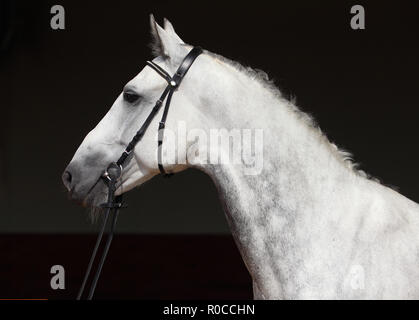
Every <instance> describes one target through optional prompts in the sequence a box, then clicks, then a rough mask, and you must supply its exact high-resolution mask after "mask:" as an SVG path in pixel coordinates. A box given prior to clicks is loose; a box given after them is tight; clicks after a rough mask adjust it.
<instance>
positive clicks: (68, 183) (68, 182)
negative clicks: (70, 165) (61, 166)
mask: <svg viewBox="0 0 419 320" xmlns="http://www.w3.org/2000/svg"><path fill="white" fill-rule="evenodd" d="M62 178H63V183H64V185H65V187H66V188H67V190H68V191H70V190H71V180H72V178H73V177H72V175H71V173H70V172H69V171H67V170H66V171H64V173H63V176H62Z"/></svg>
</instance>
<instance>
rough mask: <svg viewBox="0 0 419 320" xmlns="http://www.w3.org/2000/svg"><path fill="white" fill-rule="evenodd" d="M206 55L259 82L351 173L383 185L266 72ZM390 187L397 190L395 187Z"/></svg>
mask: <svg viewBox="0 0 419 320" xmlns="http://www.w3.org/2000/svg"><path fill="white" fill-rule="evenodd" d="M205 53H206V54H208V55H209V56H211V57H213V58H215V59H217V60H220V61H222V62H224V63H226V64H227V65H229V66H231V67H233V68H234V69H236V70H237V71H238V72H240V73H242V74H245V75H246V76H247V77H249V78H250V79H251V80H254V81H256V82H258V83H259V84H260V85H261V86H262V87H263V88H265V89H266V90H268V91H269V92H270V93H271V94H273V96H274V97H276V98H277V99H278V100H280V101H281V102H282V103H283V104H284V105H285V106H286V107H287V108H288V110H289V111H290V112H291V113H293V114H294V115H295V116H296V117H297V118H298V119H299V120H300V121H302V122H304V123H305V124H306V125H307V126H308V127H310V128H312V129H313V131H314V132H316V133H317V134H318V137H319V138H320V139H321V141H322V142H323V143H324V144H326V145H327V146H329V148H330V150H331V152H332V154H333V155H335V156H336V157H337V158H338V160H340V161H341V162H342V163H343V165H344V166H345V167H347V168H348V169H349V170H350V171H352V172H354V173H355V174H357V175H358V176H361V177H364V178H367V179H369V180H373V181H375V182H377V183H381V181H380V180H379V179H378V178H376V177H373V176H372V175H370V174H368V173H366V172H365V171H364V170H361V169H359V167H360V164H359V163H356V162H355V161H354V159H353V155H352V153H351V152H349V151H347V150H345V149H343V148H339V147H338V146H337V145H336V144H335V143H333V142H331V141H330V140H329V139H328V137H327V135H326V134H325V133H324V132H323V131H322V130H321V129H320V126H319V125H318V124H317V122H316V120H315V119H314V117H313V116H312V115H311V114H309V113H307V112H304V111H302V110H301V109H300V108H299V107H297V103H296V97H295V96H293V95H291V96H290V98H289V99H287V98H286V97H284V95H283V94H282V92H281V91H280V89H279V88H278V87H277V85H276V84H275V81H274V79H272V78H270V77H269V75H268V74H267V73H266V72H265V71H263V70H260V69H257V68H251V67H249V66H246V67H245V66H243V65H242V64H241V63H239V62H237V61H233V60H230V59H228V58H225V57H223V56H221V55H218V54H216V53H213V52H210V51H207V50H205ZM389 187H391V188H393V189H396V188H395V187H394V186H389Z"/></svg>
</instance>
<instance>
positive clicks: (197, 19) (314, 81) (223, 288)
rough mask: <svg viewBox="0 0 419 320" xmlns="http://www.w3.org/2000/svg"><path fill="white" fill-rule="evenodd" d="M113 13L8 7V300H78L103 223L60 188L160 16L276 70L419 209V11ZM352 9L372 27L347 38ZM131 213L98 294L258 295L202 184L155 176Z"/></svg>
mask: <svg viewBox="0 0 419 320" xmlns="http://www.w3.org/2000/svg"><path fill="white" fill-rule="evenodd" d="M111 3H112V4H111ZM111 3H110V2H109V3H108V2H103V1H89V2H76V1H59V2H56V1H46V0H45V1H7V0H2V1H1V2H0V10H1V11H0V19H1V20H0V34H1V41H2V42H1V47H0V48H1V60H0V94H1V97H0V108H1V117H0V119H1V126H0V130H1V131H0V133H1V134H0V200H1V206H0V234H1V235H0V247H1V248H2V250H1V256H2V258H1V260H2V262H0V266H1V268H2V269H1V270H0V271H1V273H0V297H2V296H6V297H12V296H14V297H40V296H43V297H50V298H57V297H58V298H60V297H67V298H69V297H72V295H73V294H74V293H75V290H76V287H77V285H78V283H79V281H80V277H81V273H82V270H81V269H83V268H84V266H85V264H86V263H87V258H88V255H89V254H90V250H91V249H90V247H91V246H92V245H93V241H94V240H93V237H92V236H91V235H89V234H90V233H92V232H94V231H96V230H97V225H93V224H91V223H90V222H89V220H88V218H87V214H86V209H83V208H80V207H78V206H76V205H75V204H73V203H71V202H70V201H68V200H67V196H66V192H65V189H64V187H63V186H62V183H61V178H60V176H61V173H62V171H63V170H64V168H65V166H66V165H67V163H68V162H69V160H70V159H71V158H72V156H73V154H74V152H75V150H76V149H77V147H78V145H79V144H80V143H81V141H82V139H83V138H84V136H85V135H86V134H87V133H88V132H89V131H90V130H91V129H92V128H93V127H94V126H95V125H96V124H97V123H98V122H99V120H100V119H101V118H102V117H103V116H104V114H105V113H106V112H107V110H108V109H109V107H110V106H111V105H112V103H113V101H114V99H115V98H116V97H117V95H118V94H119V92H120V91H121V90H122V88H123V86H124V84H125V83H126V82H128V81H129V80H130V79H131V78H133V77H134V76H135V75H136V74H137V73H138V72H139V70H140V69H141V68H142V67H143V66H144V63H145V61H146V60H147V59H149V58H150V51H149V49H148V48H147V44H148V42H149V41H150V36H149V16H148V15H149V14H150V13H154V15H155V17H156V19H157V20H158V22H160V23H162V20H163V17H167V18H168V19H169V20H170V21H171V22H172V23H173V24H174V26H175V29H176V31H177V33H178V34H179V35H180V37H181V38H182V39H183V40H184V41H185V42H187V43H190V44H194V45H200V46H202V47H204V48H205V49H208V50H210V51H213V52H216V53H220V54H222V55H224V56H226V57H228V58H231V59H234V60H237V61H239V62H241V63H243V64H245V65H250V66H252V67H255V68H259V69H262V70H264V71H267V72H268V74H269V75H270V76H271V77H272V78H273V79H274V80H275V83H276V84H277V85H278V86H279V87H280V88H281V90H282V91H283V92H284V94H285V95H286V96H296V98H297V104H298V105H299V106H300V107H301V109H303V110H304V111H307V112H309V113H311V114H313V115H314V117H315V118H316V119H317V121H318V122H319V124H320V127H321V128H322V129H323V131H324V132H325V133H326V134H327V135H328V137H329V138H330V140H332V141H333V142H336V143H337V144H338V146H341V147H343V148H345V149H347V150H349V151H351V152H352V153H353V154H354V155H355V160H356V161H357V162H359V163H360V164H361V169H363V170H365V171H367V172H368V173H370V174H371V175H373V176H376V177H378V178H379V179H380V180H382V181H383V182H384V183H386V184H390V185H394V186H397V187H398V188H399V190H400V192H401V193H402V194H404V195H405V196H407V197H408V198H410V199H413V200H415V201H419V192H418V189H419V183H418V182H417V177H418V175H419V169H418V166H417V163H418V160H419V152H418V148H417V145H418V142H417V137H418V132H419V129H418V126H417V121H418V118H419V111H418V108H417V107H418V103H417V94H418V89H419V81H418V74H419V62H418V53H419V50H418V49H419V45H418V38H419V37H418V36H419V8H418V6H417V5H415V2H413V1H411V2H407V1H398V2H393V1H391V2H390V1H308V0H307V1H289V0H287V1H275V2H272V3H270V2H261V1H258V2H248V3H247V2H243V1H240V2H233V1H223V2H218V1H204V2H201V1H193V2H186V1H118V2H111ZM54 4H61V5H63V6H64V8H65V11H66V16H65V17H66V21H65V22H66V29H65V30H52V29H51V28H50V18H51V16H52V15H51V14H50V8H51V6H52V5H54ZM355 4H361V5H363V6H364V8H365V11H366V30H352V29H351V28H350V19H351V17H352V15H351V14H350V8H351V6H352V5H355ZM126 201H127V203H128V204H129V208H128V209H126V210H124V212H123V214H122V215H121V218H120V220H119V223H118V227H117V229H118V233H123V234H124V235H123V236H122V235H118V236H117V237H116V239H118V237H120V238H119V239H120V240H119V242H118V240H116V243H115V245H114V247H113V250H111V255H110V259H109V260H110V261H109V263H108V264H107V265H106V267H105V268H104V274H103V278H102V279H101V280H102V281H103V282H102V284H101V287H100V288H102V291H99V292H98V295H99V297H155V298H158V297H171V298H176V297H180V298H193V297H198V298H199V297H201V298H208V297H212V298H237V297H238V298H245V297H251V291H250V278H249V276H248V275H247V273H246V271H245V268H244V266H243V263H242V262H241V259H240V257H239V255H238V252H237V250H236V248H235V246H234V243H233V241H232V239H231V237H230V236H229V235H228V234H229V231H228V227H227V224H226V221H225V218H224V214H223V212H222V209H221V205H220V203H219V200H218V196H217V194H216V191H215V187H214V185H213V184H212V182H211V180H210V179H209V178H208V177H206V176H205V175H204V174H203V173H200V172H198V171H195V170H188V171H185V172H183V173H181V174H178V175H176V176H175V177H173V178H172V179H170V180H166V179H163V178H161V177H157V178H155V179H153V180H152V181H150V182H149V183H147V184H146V185H144V186H142V187H141V188H139V189H136V190H134V191H132V192H130V193H129V194H127V197H126ZM82 234H84V235H82ZM175 234H178V235H175ZM215 239H216V240H215ZM215 241H219V242H217V243H218V244H217V245H213V244H214V243H215ZM118 243H119V244H118ZM186 243H189V244H191V243H192V244H193V245H186ZM169 244H170V246H169ZM161 246H167V247H164V249H162V247H161ZM175 248H176V250H175ZM222 248H223V249H222ZM159 250H160V251H159ZM179 250H180V251H179ZM223 250H224V251H223ZM28 252H31V253H32V254H29V253H28ZM208 257H211V259H208ZM63 261H65V263H64V262H63ZM168 261H170V263H168ZM53 264H63V265H64V267H65V268H66V270H67V272H68V274H69V276H68V279H67V280H68V283H69V284H68V288H67V290H65V292H64V293H63V292H54V291H52V290H50V289H49V277H50V275H49V268H50V266H52V265H53ZM126 265H129V266H130V267H129V268H128V270H125V269H123V270H121V269H120V268H121V266H126ZM25 270H26V271H25ZM129 270H130V271H132V272H129ZM150 270H154V271H153V272H154V273H153V274H154V276H150V272H152V271H150ZM156 270H158V271H156ZM192 270H193V271H192ZM107 271H108V272H107ZM22 272H26V276H25V277H18V276H17V274H22ZM231 274H233V275H236V278H234V277H231V276H228V275H231ZM198 275H199V276H198ZM201 275H202V276H201ZM116 276H118V278H117V279H118V281H115V277H116ZM124 277H125V278H124ZM237 277H238V278H237ZM111 279H114V280H113V282H112V280H111ZM156 279H160V280H158V281H157V280H156ZM198 279H201V280H200V281H203V280H202V279H205V281H204V282H203V283H201V282H199V281H198ZM233 279H236V280H237V281H236V282H234V281H235V280H233ZM211 286H212V287H211ZM100 288H98V290H100ZM179 288H182V289H179ZM211 288H212V289H211ZM106 290H108V291H106ZM100 292H102V295H100V294H101V293H100ZM121 292H124V294H122V293H121Z"/></svg>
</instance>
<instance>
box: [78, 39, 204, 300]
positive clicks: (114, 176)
mask: <svg viewBox="0 0 419 320" xmlns="http://www.w3.org/2000/svg"><path fill="white" fill-rule="evenodd" d="M201 53H202V49H201V48H200V47H194V48H193V49H192V50H191V51H190V52H189V53H188V54H187V55H186V57H185V58H184V59H183V61H182V63H181V64H180V66H179V68H178V69H177V71H176V72H175V74H174V75H173V76H172V77H171V76H170V75H169V73H168V72H166V71H165V70H164V69H163V68H161V67H160V66H158V65H157V64H155V63H154V62H152V61H147V66H149V67H151V68H152V69H153V70H154V71H156V72H157V74H158V75H160V76H161V77H162V78H163V79H165V80H166V81H167V86H166V88H165V89H164V91H163V93H162V95H161V96H160V98H159V99H158V100H157V101H156V104H155V105H154V107H153V109H152V110H151V112H150V114H149V115H148V117H147V118H146V120H145V121H144V123H143V124H142V126H141V127H140V129H139V130H138V131H137V133H136V134H135V135H134V137H133V138H132V140H131V142H130V143H129V144H128V145H127V147H126V148H125V150H124V152H123V153H122V154H121V156H120V157H119V159H118V160H117V161H116V162H112V163H111V164H109V166H108V168H107V169H106V171H105V172H104V173H103V175H102V176H101V178H100V179H102V180H103V181H104V182H105V183H106V184H107V186H108V198H107V202H106V203H103V204H101V205H100V206H101V207H102V208H106V212H105V215H104V217H103V222H102V225H101V228H100V232H99V234H98V237H97V240H96V244H95V247H94V249H93V252H92V255H91V257H90V261H89V264H88V266H87V269H86V273H85V275H84V278H83V282H82V285H81V287H80V290H79V293H78V295H77V300H80V299H81V297H82V295H83V292H84V288H85V286H86V283H87V280H88V278H89V275H90V272H91V270H92V266H93V262H94V260H95V257H96V254H97V251H98V249H99V246H100V243H101V242H102V237H103V234H104V232H105V229H106V225H107V222H108V219H109V214H110V213H112V222H111V227H110V231H109V232H108V238H107V240H106V243H105V248H104V249H103V252H102V256H101V258H100V261H99V265H98V267H97V270H96V273H95V276H94V278H93V280H92V284H91V286H90V290H89V294H88V296H87V299H88V300H91V299H92V298H93V295H94V293H95V289H96V285H97V282H98V280H99V277H100V273H101V271H102V268H103V264H104V263H105V260H106V256H107V254H108V251H109V248H110V246H111V242H112V238H113V234H114V231H115V226H116V222H117V219H118V214H119V209H121V208H123V206H122V195H120V196H115V191H116V184H117V182H118V180H119V179H120V177H121V175H122V170H123V166H124V163H125V161H126V160H127V158H128V156H129V155H130V154H131V152H132V151H133V150H134V148H135V146H136V145H137V143H138V142H139V141H140V140H141V139H142V138H143V136H144V133H145V132H146V131H147V128H148V127H149V125H150V123H151V121H152V120H153V119H154V117H155V116H156V114H157V113H158V111H159V110H160V108H161V106H162V104H163V101H164V100H165V99H166V104H165V106H164V110H163V115H162V117H161V120H160V122H159V127H158V142H157V143H158V144H157V152H158V155H157V163H158V167H159V170H160V173H161V174H163V175H164V176H165V177H170V176H172V175H173V173H167V172H166V171H165V170H164V168H163V164H162V144H163V133H164V128H165V126H166V119H167V114H168V112H169V107H170V102H171V99H172V96H173V93H174V92H175V91H176V90H177V88H178V87H179V85H180V83H181V82H182V80H183V78H184V77H185V75H186V73H187V72H188V70H189V68H190V67H191V66H192V64H193V62H194V61H195V59H196V58H197V57H198V56H199V55H200V54H201Z"/></svg>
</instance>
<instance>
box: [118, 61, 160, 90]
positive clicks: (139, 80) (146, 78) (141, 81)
mask: <svg viewBox="0 0 419 320" xmlns="http://www.w3.org/2000/svg"><path fill="white" fill-rule="evenodd" d="M160 82H164V80H163V78H161V77H160V76H159V75H158V74H157V73H156V72H155V71H154V70H152V69H151V68H150V67H148V66H145V67H143V69H142V70H141V71H140V72H139V73H138V74H137V75H136V76H135V77H134V78H132V79H131V80H130V81H129V82H128V83H127V84H126V86H128V87H133V88H137V89H141V88H144V87H146V86H149V85H150V86H155V85H156V84H159V83H160Z"/></svg>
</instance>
